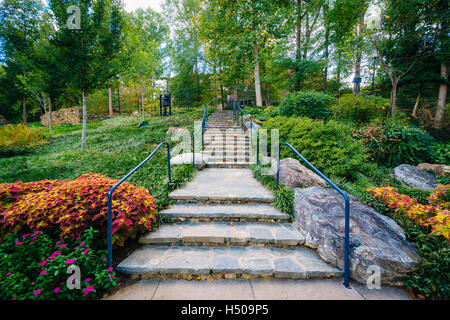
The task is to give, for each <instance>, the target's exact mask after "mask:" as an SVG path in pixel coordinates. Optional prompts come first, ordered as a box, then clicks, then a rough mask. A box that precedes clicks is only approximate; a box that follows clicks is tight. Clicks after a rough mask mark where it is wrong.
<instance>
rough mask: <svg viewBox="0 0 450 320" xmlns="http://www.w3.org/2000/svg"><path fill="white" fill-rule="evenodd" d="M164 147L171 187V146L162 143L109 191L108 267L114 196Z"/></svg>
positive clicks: (110, 262)
mask: <svg viewBox="0 0 450 320" xmlns="http://www.w3.org/2000/svg"><path fill="white" fill-rule="evenodd" d="M163 145H165V146H167V171H168V174H169V185H170V184H171V183H172V178H171V175H170V146H169V143H168V142H161V143H160V144H159V146H158V147H156V149H155V150H153V152H152V153H151V154H150V155H149V156H148V157H147V158H145V159H144V160H143V161H142V162H141V163H139V164H138V165H137V166H136V167H135V168H134V169H133V170H131V171H130V172H128V173H127V174H126V175H125V176H124V177H123V178H122V179H120V180H119V181H118V182H117V183H116V184H115V185H113V186H112V187H111V188H110V189H109V191H108V223H107V224H108V227H107V228H108V239H107V241H108V266H109V267H112V195H113V193H114V190H116V188H117V187H118V186H120V185H121V184H122V183H123V182H124V181H125V180H127V179H128V178H129V177H130V176H131V175H132V174H133V173H135V172H136V171H137V170H138V169H139V168H140V167H142V166H143V165H144V164H145V163H146V162H147V161H148V160H150V159H151V158H152V157H153V156H154V155H155V153H156V151H158V150H159V149H160V148H161V147H162V146H163Z"/></svg>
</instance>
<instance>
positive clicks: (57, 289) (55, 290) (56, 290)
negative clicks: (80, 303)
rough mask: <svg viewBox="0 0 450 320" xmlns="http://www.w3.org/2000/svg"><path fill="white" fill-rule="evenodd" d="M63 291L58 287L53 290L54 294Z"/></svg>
mask: <svg viewBox="0 0 450 320" xmlns="http://www.w3.org/2000/svg"><path fill="white" fill-rule="evenodd" d="M60 290H61V289H59V287H56V288H55V289H53V292H54V293H58V292H59V291H60Z"/></svg>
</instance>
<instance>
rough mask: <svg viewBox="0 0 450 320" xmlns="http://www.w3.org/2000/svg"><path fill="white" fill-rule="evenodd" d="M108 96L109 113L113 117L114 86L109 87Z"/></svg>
mask: <svg viewBox="0 0 450 320" xmlns="http://www.w3.org/2000/svg"><path fill="white" fill-rule="evenodd" d="M108 97H109V115H110V116H111V117H112V115H113V105H112V88H111V87H109V88H108Z"/></svg>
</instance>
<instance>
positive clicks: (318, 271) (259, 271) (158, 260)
mask: <svg viewBox="0 0 450 320" xmlns="http://www.w3.org/2000/svg"><path fill="white" fill-rule="evenodd" d="M225 249H228V250H225ZM225 257H231V258H230V259H227V258H225ZM280 257H283V258H285V260H282V261H279V260H277V259H279V258H280ZM232 258H236V259H232ZM288 258H289V259H291V260H292V261H293V263H294V264H293V266H292V268H291V269H289V267H287V266H284V267H283V266H282V264H283V263H284V265H285V264H286V263H287V262H288ZM275 260H277V261H278V262H277V264H276V265H275V263H274V261H275ZM219 262H220V263H219ZM236 262H237V263H239V265H240V270H242V271H243V273H244V274H246V275H249V276H269V277H273V276H275V277H287V278H290V277H291V276H292V277H293V278H299V277H300V275H301V274H302V275H303V278H305V277H332V276H341V275H342V271H340V270H338V269H336V268H333V267H331V266H329V265H327V264H326V263H325V262H323V261H322V260H321V259H320V257H319V256H318V255H317V253H315V252H314V251H311V250H309V249H305V248H274V247H256V246H249V247H228V248H220V247H219V248H217V247H195V246H170V247H164V246H156V245H152V246H147V247H143V248H140V249H138V250H136V251H135V252H133V253H132V254H131V255H130V256H129V257H127V258H126V259H125V260H124V261H122V262H121V263H120V264H119V265H118V267H117V269H118V270H119V271H120V272H124V273H130V274H133V275H144V276H146V275H173V274H178V275H204V274H212V275H214V274H216V273H217V274H223V273H224V272H223V270H224V269H226V268H230V269H236ZM226 263H228V264H229V265H226ZM216 266H218V267H219V268H218V269H217V270H216V269H215V267H216ZM275 272H277V275H275ZM280 272H282V273H280ZM300 273H301V274H300ZM235 274H241V272H238V273H235Z"/></svg>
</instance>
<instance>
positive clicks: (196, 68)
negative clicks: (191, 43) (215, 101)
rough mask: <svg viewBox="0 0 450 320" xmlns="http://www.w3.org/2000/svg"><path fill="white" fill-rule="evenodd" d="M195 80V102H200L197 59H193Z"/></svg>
mask: <svg viewBox="0 0 450 320" xmlns="http://www.w3.org/2000/svg"><path fill="white" fill-rule="evenodd" d="M195 80H196V82H197V102H200V79H199V75H198V57H195Z"/></svg>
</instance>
